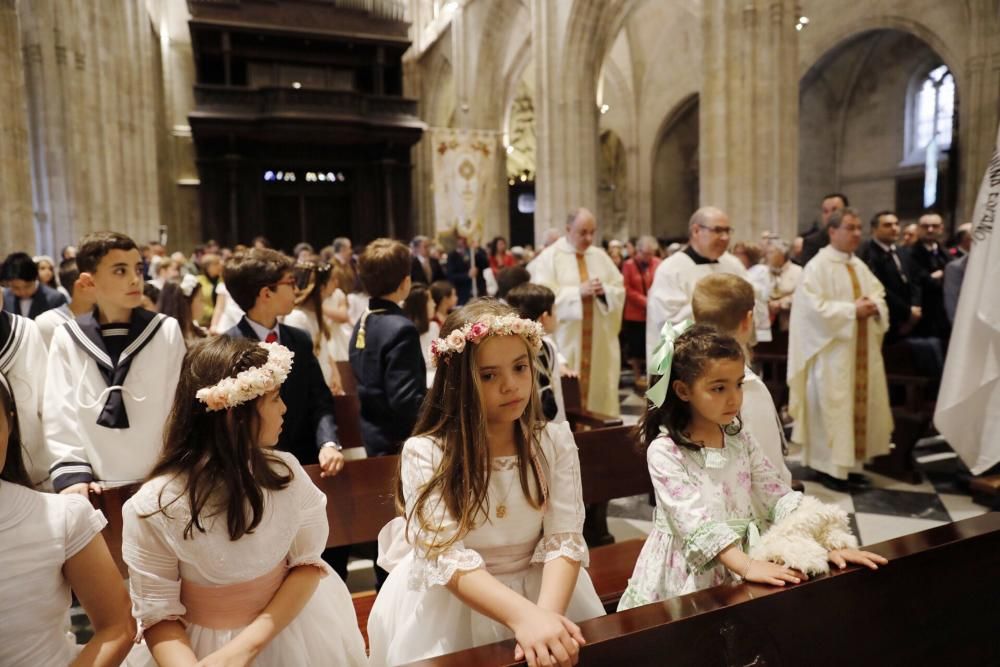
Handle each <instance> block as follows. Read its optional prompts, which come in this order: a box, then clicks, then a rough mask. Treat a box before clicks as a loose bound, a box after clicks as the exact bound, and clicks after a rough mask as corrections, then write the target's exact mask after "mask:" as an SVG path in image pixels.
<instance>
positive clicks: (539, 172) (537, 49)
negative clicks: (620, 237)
mask: <svg viewBox="0 0 1000 667" xmlns="http://www.w3.org/2000/svg"><path fill="white" fill-rule="evenodd" d="M557 5H558V3H556V2H552V1H551V0H531V51H532V56H533V58H534V61H535V245H536V246H538V245H540V243H541V241H542V235H543V234H544V233H545V230H546V229H548V228H549V227H553V226H557V224H558V222H557V220H558V219H560V218H561V217H562V216H561V215H560V213H561V209H562V208H563V203H564V200H565V197H564V189H563V187H562V186H563V179H562V177H561V176H562V175H561V174H557V170H558V169H559V168H560V167H561V165H560V164H559V160H558V157H559V151H560V149H561V148H562V146H561V142H560V140H559V137H558V128H559V123H560V118H559V116H560V109H559V95H558V92H557V88H558V86H559V84H560V83H561V78H560V76H559V71H558V67H559V12H558V6H557Z"/></svg>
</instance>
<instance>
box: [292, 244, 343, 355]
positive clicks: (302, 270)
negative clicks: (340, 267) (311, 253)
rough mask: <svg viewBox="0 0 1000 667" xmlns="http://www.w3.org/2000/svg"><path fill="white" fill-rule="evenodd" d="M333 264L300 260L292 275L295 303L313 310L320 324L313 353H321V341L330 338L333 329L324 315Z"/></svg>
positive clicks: (304, 308)
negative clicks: (325, 292)
mask: <svg viewBox="0 0 1000 667" xmlns="http://www.w3.org/2000/svg"><path fill="white" fill-rule="evenodd" d="M332 272H333V266H332V265H330V264H326V263H317V262H299V263H298V264H296V265H295V268H294V269H293V271H292V275H293V276H294V277H295V305H296V306H297V307H299V308H302V309H303V310H307V311H310V312H312V314H313V315H315V316H316V323H317V324H318V325H319V334H320V338H319V339H318V340H314V341H313V354H315V355H317V356H318V355H319V350H320V343H321V341H324V340H329V339H330V336H332V335H333V329H332V328H331V327H330V323H329V322H327V320H326V317H324V316H323V288H324V287H326V284H327V283H329V282H330V274H331V273H332Z"/></svg>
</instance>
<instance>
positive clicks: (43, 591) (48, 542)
mask: <svg viewBox="0 0 1000 667" xmlns="http://www.w3.org/2000/svg"><path fill="white" fill-rule="evenodd" d="M106 524H107V521H105V519H104V515H103V514H101V513H100V512H98V511H97V510H95V509H94V508H93V507H91V506H90V503H89V502H87V499H86V498H84V497H82V496H78V495H76V494H73V495H66V496H59V495H55V494H51V493H40V492H38V491H33V490H32V489H28V488H25V487H23V486H19V485H17V484H14V483H13V482H0V619H2V621H0V665H3V666H4V667H20V666H21V665H23V666H24V667H40V666H41V667H48V666H53V667H55V666H59V667H63V666H64V665H68V664H69V663H70V662H72V661H73V660H74V659H75V658H76V655H77V654H78V653H79V652H80V649H81V648H82V647H81V646H76V645H75V643H74V639H73V636H72V634H68V633H67V632H66V628H67V626H66V618H67V616H66V612H68V611H69V606H70V602H71V599H70V587H69V582H68V581H67V580H66V577H65V576H64V575H63V565H65V564H66V561H68V560H69V559H70V558H72V557H73V556H75V555H77V554H78V553H80V552H81V551H82V550H83V549H84V547H86V546H87V545H88V544H90V542H91V540H93V539H94V538H95V537H98V536H99V535H100V533H101V530H102V529H103V528H104V526H105V525H106Z"/></svg>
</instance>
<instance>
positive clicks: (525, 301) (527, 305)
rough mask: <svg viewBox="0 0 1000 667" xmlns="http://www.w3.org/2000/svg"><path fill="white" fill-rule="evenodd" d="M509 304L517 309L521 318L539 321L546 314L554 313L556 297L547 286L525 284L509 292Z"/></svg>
mask: <svg viewBox="0 0 1000 667" xmlns="http://www.w3.org/2000/svg"><path fill="white" fill-rule="evenodd" d="M507 303H509V304H510V305H511V306H512V307H514V308H517V310H518V312H519V313H521V317H523V318H525V319H528V320H536V321H537V320H538V318H539V317H541V316H542V315H544V314H545V313H551V312H552V307H553V306H554V305H555V303H556V295H555V292H553V291H552V290H550V289H549V288H548V287H546V286H545V285H538V284H535V283H524V284H522V285H518V286H517V287H515V288H513V289H512V290H511V291H509V292H507Z"/></svg>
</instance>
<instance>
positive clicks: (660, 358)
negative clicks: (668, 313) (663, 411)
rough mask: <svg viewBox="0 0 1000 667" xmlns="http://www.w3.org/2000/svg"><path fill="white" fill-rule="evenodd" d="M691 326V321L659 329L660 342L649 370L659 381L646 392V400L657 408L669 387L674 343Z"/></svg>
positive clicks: (665, 396)
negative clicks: (657, 376) (658, 377)
mask: <svg viewBox="0 0 1000 667" xmlns="http://www.w3.org/2000/svg"><path fill="white" fill-rule="evenodd" d="M693 324H694V323H693V322H692V321H691V320H684V321H683V322H681V323H680V324H671V323H670V322H667V323H666V324H664V325H663V328H662V329H660V342H658V343H657V344H656V347H655V348H653V354H652V357H651V361H652V365H651V366H650V368H649V374H650V375H659V376H660V379H659V380H658V381H657V382H656V384H654V385H653V386H652V387H650V388H649V391H647V392H646V398H647V399H649V402H650V403H652V404H653V405H655V406H656V407H658V408H659V407H662V406H663V401H664V400H666V398H667V388H668V387H670V367H671V366H672V365H673V363H674V342H675V341H676V340H677V338H678V337H679V336H680V335H681V334H682V333H684V332H685V331H687V330H688V329H690V328H691V326H692V325H693Z"/></svg>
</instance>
